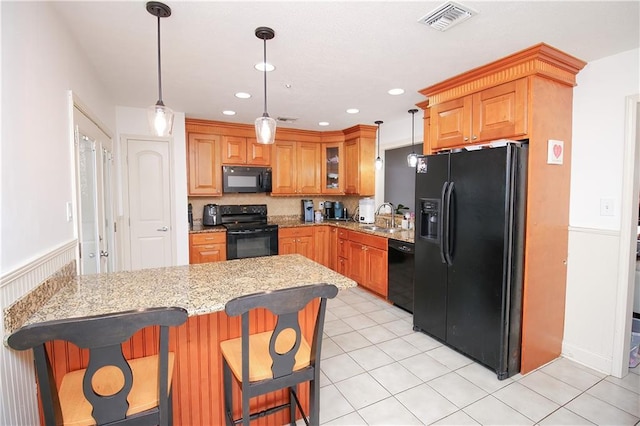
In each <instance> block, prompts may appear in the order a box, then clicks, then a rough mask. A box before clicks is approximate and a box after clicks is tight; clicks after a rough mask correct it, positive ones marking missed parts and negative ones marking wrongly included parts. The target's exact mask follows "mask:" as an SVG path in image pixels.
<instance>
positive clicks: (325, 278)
mask: <svg viewBox="0 0 640 426" xmlns="http://www.w3.org/2000/svg"><path fill="white" fill-rule="evenodd" d="M315 283H329V284H334V285H335V286H337V287H338V288H339V289H345V288H349V287H355V286H356V282H355V281H353V280H351V279H349V278H347V277H345V276H343V275H340V274H338V273H337V272H334V271H332V270H331V269H329V268H326V267H324V266H322V265H320V264H318V263H316V262H314V261H312V260H309V259H307V258H306V257H304V256H302V255H299V254H290V255H283V256H267V257H259V258H249V259H237V260H229V261H225V262H214V263H202V264H196V265H184V266H174V267H168V268H156V269H143V270H139V271H127V272H114V273H108V274H95V275H84V276H77V277H75V278H73V279H72V280H71V281H70V282H69V284H67V285H66V286H64V287H63V288H62V289H60V290H59V291H58V292H57V293H56V294H55V295H54V296H53V297H51V299H49V300H48V301H47V302H46V303H45V305H44V306H43V307H42V308H40V309H39V310H38V311H37V312H36V313H35V314H34V315H32V316H30V317H29V318H28V319H27V320H26V322H25V324H24V325H27V324H33V323H36V322H42V321H50V320H58V319H64V318H74V317H82V316H88V315H100V314H106V313H112V312H120V311H127V310H131V309H139V308H149V307H155V306H180V307H183V308H185V309H186V310H187V312H188V313H189V316H193V315H202V314H208V313H212V312H218V311H222V310H224V305H225V303H226V302H227V301H229V300H231V299H233V298H235V297H238V296H242V295H245V294H251V293H256V292H260V291H268V290H277V289H282V288H288V287H294V286H298V285H305V284H315ZM9 331H10V332H11V331H13V330H9Z"/></svg>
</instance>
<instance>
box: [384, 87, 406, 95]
mask: <svg viewBox="0 0 640 426" xmlns="http://www.w3.org/2000/svg"><path fill="white" fill-rule="evenodd" d="M387 93H388V94H390V95H402V94H403V93H404V89H400V88H397V89H391V90H389V91H388V92H387Z"/></svg>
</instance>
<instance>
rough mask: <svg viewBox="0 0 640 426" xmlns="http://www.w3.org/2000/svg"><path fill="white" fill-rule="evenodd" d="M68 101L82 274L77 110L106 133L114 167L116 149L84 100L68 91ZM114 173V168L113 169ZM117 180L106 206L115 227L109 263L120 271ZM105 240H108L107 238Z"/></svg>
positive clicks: (103, 125)
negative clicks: (116, 204)
mask: <svg viewBox="0 0 640 426" xmlns="http://www.w3.org/2000/svg"><path fill="white" fill-rule="evenodd" d="M67 99H68V106H69V110H68V113H69V138H70V141H71V158H72V162H73V165H74V166H73V172H72V178H71V181H72V182H73V185H72V188H71V191H72V195H73V198H72V207H71V208H72V212H73V213H72V216H73V226H74V236H75V239H76V248H75V251H76V273H77V274H80V268H81V265H80V263H81V259H80V226H81V223H80V204H79V196H80V195H79V193H78V184H79V182H78V168H77V158H76V154H77V153H76V126H77V123H76V121H75V118H74V114H75V112H74V111H75V110H76V109H77V110H78V111H79V112H80V113H82V115H84V116H85V117H86V118H87V119H88V120H89V121H90V122H91V123H92V124H93V125H95V126H96V127H97V128H98V130H99V131H101V132H102V133H104V135H105V136H107V138H108V139H109V140H110V141H111V156H112V161H113V163H112V165H113V166H115V154H114V149H115V143H114V141H113V133H112V132H111V131H110V130H109V128H108V127H107V126H106V125H105V124H104V123H103V122H102V121H101V120H100V119H99V118H98V117H97V116H96V115H95V114H94V113H93V112H92V111H91V109H90V108H89V107H88V106H87V105H86V104H85V103H84V102H82V100H80V98H79V97H78V96H77V95H76V94H75V93H74V92H73V91H72V90H68V91H67ZM112 171H113V168H112ZM100 179H102V178H100ZM115 185H116V182H115V179H114V175H113V174H112V175H111V182H110V186H111V194H112V196H111V197H110V199H111V205H110V206H105V209H109V210H110V213H111V219H112V220H113V222H114V223H113V225H114V226H113V227H111V228H110V229H111V233H112V235H111V236H110V240H111V242H112V243H113V244H112V247H110V248H109V250H111V252H110V253H109V254H110V257H111V258H110V259H109V261H110V262H111V266H112V268H113V270H114V271H117V270H118V266H119V265H118V262H119V259H121V257H120V252H119V251H118V246H119V244H118V243H119V242H118V234H117V232H116V228H115V223H116V215H115V199H114V194H115ZM105 238H107V237H106V236H105Z"/></svg>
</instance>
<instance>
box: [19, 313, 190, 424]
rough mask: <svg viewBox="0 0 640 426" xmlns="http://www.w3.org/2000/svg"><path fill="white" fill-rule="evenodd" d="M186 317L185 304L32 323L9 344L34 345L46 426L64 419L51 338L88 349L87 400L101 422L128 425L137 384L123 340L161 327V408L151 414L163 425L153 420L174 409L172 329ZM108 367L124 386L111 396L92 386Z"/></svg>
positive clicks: (24, 347)
mask: <svg viewBox="0 0 640 426" xmlns="http://www.w3.org/2000/svg"><path fill="white" fill-rule="evenodd" d="M186 320H187V311H186V310H184V309H183V308H177V307H163V308H149V309H140V310H135V311H126V312H119V313H113V314H106V315H96V316H90V317H80V318H71V319H65V320H56V321H47V322H42V323H36V324H31V325H27V326H25V327H22V328H20V329H19V330H17V331H16V332H14V333H13V334H11V335H10V336H9V338H8V340H7V343H8V345H9V347H11V348H13V349H17V350H26V349H33V352H34V358H35V366H36V374H37V377H38V386H39V389H40V395H41V401H42V407H43V412H44V418H45V423H46V424H47V425H56V424H60V423H62V418H61V417H62V415H61V409H60V401H59V399H58V389H57V387H56V383H55V380H54V378H53V372H52V368H51V362H50V360H49V357H48V356H47V353H46V349H45V343H46V342H49V341H52V340H64V341H68V342H71V343H73V344H75V345H76V346H78V347H80V348H83V349H88V350H89V363H88V365H87V370H86V373H85V375H84V378H83V381H82V387H83V393H84V396H85V398H86V399H87V401H89V403H90V404H91V405H92V407H93V412H92V416H93V418H94V419H95V420H96V422H97V424H99V425H101V424H109V423H113V422H122V424H126V420H127V416H126V412H127V409H128V406H129V404H128V402H127V396H128V395H129V391H130V390H131V387H132V385H133V376H132V372H131V367H130V366H129V364H128V363H127V360H126V359H125V358H124V355H123V352H122V343H124V342H125V341H127V340H128V339H129V338H131V336H132V335H133V334H134V333H135V332H137V331H138V330H140V329H142V328H145V327H148V326H160V336H159V348H158V356H159V361H158V365H159V368H158V375H159V376H158V387H159V389H158V392H159V399H158V400H159V406H158V408H157V410H155V411H153V412H150V413H148V414H149V415H150V416H149V417H150V422H151V423H152V424H162V423H164V422H160V421H158V422H157V423H154V422H155V421H156V420H155V419H158V420H159V419H168V415H169V410H170V407H169V406H168V403H167V401H168V400H169V398H168V357H169V327H172V326H178V325H180V324H182V323H184V322H185V321H186ZM106 366H114V367H115V368H117V369H118V370H119V371H120V373H121V374H122V376H123V378H124V385H123V386H122V388H121V389H120V390H119V391H117V392H116V393H115V394H113V395H108V396H104V395H99V394H98V393H97V392H96V391H95V390H94V388H93V386H92V379H93V377H94V375H95V373H96V372H97V371H98V370H100V369H101V368H103V367H106ZM109 368H112V367H109ZM138 420H140V419H138ZM143 423H144V422H143ZM119 424H120V423H119Z"/></svg>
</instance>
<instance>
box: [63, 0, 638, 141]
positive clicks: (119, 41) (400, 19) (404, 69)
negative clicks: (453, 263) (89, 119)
mask: <svg viewBox="0 0 640 426" xmlns="http://www.w3.org/2000/svg"><path fill="white" fill-rule="evenodd" d="M443 2H444V1H384V2H383V1H323V2H310V1H288V2H273V1H260V2H245V1H208V2H204V1H202V2H194V1H178V0H167V1H166V2H165V3H166V4H167V5H169V6H170V7H171V9H172V15H171V17H169V18H163V19H162V20H161V34H162V80H163V100H164V102H165V104H166V105H167V106H169V107H170V108H173V109H174V110H175V111H182V112H184V113H185V114H186V116H187V117H193V118H204V119H212V120H221V121H230V122H242V123H252V122H253V120H255V118H256V117H258V116H260V115H262V110H263V102H264V99H263V89H262V87H263V86H262V85H263V75H262V73H261V72H259V71H256V70H255V69H254V67H253V66H254V65H255V64H256V63H258V62H261V61H262V54H263V50H262V48H263V46H262V40H260V39H258V38H256V36H255V35H254V30H255V29H256V28H257V27H259V26H268V27H271V28H273V29H274V30H275V33H276V36H275V38H274V39H273V40H270V41H268V42H267V61H268V62H270V63H272V64H274V65H275V66H276V70H275V71H273V72H270V73H268V76H267V78H268V111H269V114H270V115H271V116H272V117H274V118H276V117H292V118H297V119H298V120H297V121H296V122H295V123H279V126H281V127H295V128H300V129H309V130H340V129H344V128H347V127H350V126H352V125H355V124H373V122H374V121H375V120H383V121H385V122H392V121H396V120H406V121H407V123H410V114H408V113H407V110H408V109H410V108H413V107H414V105H415V104H416V103H418V102H421V101H423V100H425V98H424V97H423V96H422V95H420V94H419V93H418V90H420V89H422V88H424V87H427V86H430V85H432V84H435V83H438V82H440V81H442V80H444V79H447V78H449V77H453V76H454V75H457V74H460V73H462V72H465V71H466V70H469V69H471V68H474V67H477V66H481V65H483V64H486V63H488V62H491V61H494V60H496V59H499V58H501V57H504V56H507V55H509V54H511V53H515V52H516V51H519V50H522V49H525V48H527V47H529V46H532V45H534V44H537V43H540V42H545V43H547V44H550V45H552V46H554V47H557V48H559V49H560V50H563V51H565V52H567V53H569V54H571V55H573V56H576V57H578V58H580V59H582V60H585V61H593V60H596V59H599V58H603V57H605V56H609V55H612V54H615V53H619V52H623V51H626V50H630V49H634V48H637V47H639V46H640V35H639V31H640V30H639V28H640V8H639V5H640V1H638V0H636V1H623V2H613V1H586V2H576V1H561V2H551V1H515V2H504V1H497V2H496V1H494V2H477V1H469V0H461V1H459V2H460V3H462V4H463V5H466V6H469V7H471V8H473V9H475V10H476V11H477V12H478V14H477V15H476V16H474V17H472V18H471V19H469V20H467V21H466V22H463V23H461V24H459V25H457V26H454V27H452V28H451V29H449V30H448V31H446V32H440V31H437V30H434V29H432V28H430V27H427V26H425V25H423V24H421V23H418V20H419V19H420V18H421V17H422V16H424V15H425V14H427V13H428V12H430V11H431V10H433V9H434V8H436V7H437V6H439V5H441V4H443ZM55 8H56V9H57V10H58V11H59V13H60V15H61V16H62V18H63V19H64V20H65V21H66V22H67V23H68V25H69V29H70V31H71V32H72V33H73V35H74V37H75V38H76V39H77V40H78V43H79V46H80V49H82V50H83V51H84V52H85V53H86V55H87V56H88V58H89V60H90V61H91V62H92V63H93V65H94V66H95V68H96V70H97V72H98V75H99V76H100V78H101V79H102V80H103V82H104V84H105V86H106V88H107V90H108V92H109V93H110V94H111V95H112V96H113V101H114V102H115V103H116V104H117V105H125V106H132V107H147V106H149V105H152V104H154V103H155V102H156V100H157V98H158V92H157V84H158V82H157V68H156V67H157V56H156V55H157V44H156V37H157V33H156V32H157V24H156V17H154V16H152V15H150V14H149V13H148V12H147V11H146V8H145V2H144V1H118V2H95V1H82V2H75V1H73V2H56V3H55ZM285 85H290V88H287V87H285ZM396 87H401V88H403V89H404V90H405V94H404V95H400V96H391V95H389V94H387V90H389V89H391V88H396ZM238 91H245V92H249V93H251V94H252V95H253V96H252V98H251V99H248V100H241V99H237V98H235V97H234V93H235V92H238ZM347 108H358V109H359V110H360V113H359V114H355V115H352V114H347V113H346V112H345V110H346V109H347ZM225 109H231V110H235V111H237V115H235V116H233V117H228V116H224V115H222V111H223V110H225ZM319 121H328V122H330V125H329V126H328V127H320V126H318V122H319ZM408 125H409V124H408Z"/></svg>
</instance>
